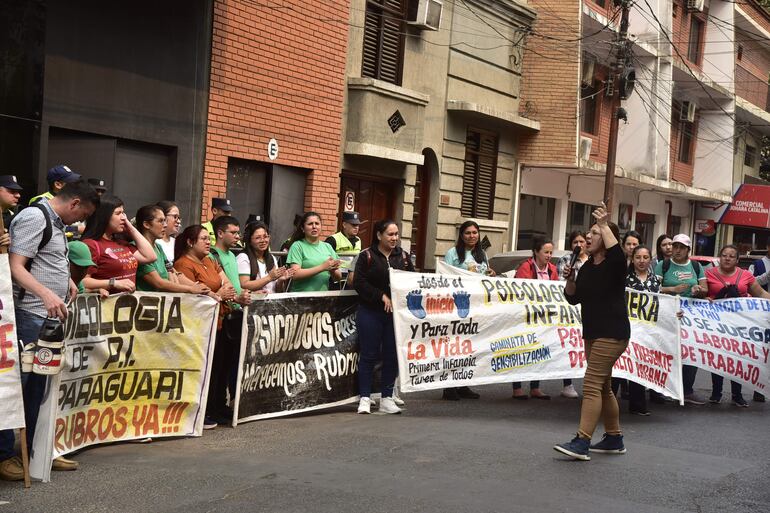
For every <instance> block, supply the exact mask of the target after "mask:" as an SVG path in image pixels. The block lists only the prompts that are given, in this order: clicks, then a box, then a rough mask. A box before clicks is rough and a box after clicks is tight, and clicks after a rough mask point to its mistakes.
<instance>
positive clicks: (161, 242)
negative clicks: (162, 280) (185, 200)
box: [137, 200, 182, 264]
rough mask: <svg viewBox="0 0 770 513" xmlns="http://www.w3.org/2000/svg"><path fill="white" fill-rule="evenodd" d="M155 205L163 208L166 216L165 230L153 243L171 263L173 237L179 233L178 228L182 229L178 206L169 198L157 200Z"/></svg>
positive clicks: (172, 257) (172, 258) (172, 259)
mask: <svg viewBox="0 0 770 513" xmlns="http://www.w3.org/2000/svg"><path fill="white" fill-rule="evenodd" d="M157 205H158V206H159V207H160V208H161V210H163V215H164V216H165V218H166V230H165V231H164V232H163V237H159V238H158V240H156V241H155V244H157V245H158V247H160V248H161V249H162V250H163V253H164V254H165V255H166V260H167V261H168V262H170V263H172V264H173V263H174V238H175V237H176V236H177V235H179V230H181V229H182V219H181V217H180V215H179V207H178V206H177V204H176V203H174V202H173V201H169V200H163V201H159V202H158V203H157ZM137 226H138V224H137Z"/></svg>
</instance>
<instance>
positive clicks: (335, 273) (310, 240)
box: [286, 212, 342, 292]
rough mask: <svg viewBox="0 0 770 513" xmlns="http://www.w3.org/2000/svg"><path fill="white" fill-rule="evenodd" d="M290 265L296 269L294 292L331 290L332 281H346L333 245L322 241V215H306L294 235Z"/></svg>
mask: <svg viewBox="0 0 770 513" xmlns="http://www.w3.org/2000/svg"><path fill="white" fill-rule="evenodd" d="M291 240H292V244H291V247H290V248H289V254H288V255H287V257H286V265H288V266H289V268H290V269H294V278H293V279H292V282H291V286H290V288H289V290H290V291H291V292H320V291H326V290H329V278H330V277H331V278H333V279H334V281H339V280H341V279H342V272H341V271H340V260H339V258H338V257H337V253H336V252H335V251H334V249H332V247H331V245H330V244H327V243H326V242H324V241H322V240H321V216H320V215H318V214H317V213H316V212H305V215H303V216H302V223H301V224H300V225H299V226H298V227H297V231H296V232H294V235H292V238H291Z"/></svg>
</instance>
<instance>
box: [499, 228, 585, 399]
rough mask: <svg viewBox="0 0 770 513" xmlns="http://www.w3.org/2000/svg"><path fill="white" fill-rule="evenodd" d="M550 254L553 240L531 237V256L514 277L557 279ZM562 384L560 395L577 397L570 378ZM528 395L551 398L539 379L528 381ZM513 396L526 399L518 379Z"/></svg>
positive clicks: (537, 397) (557, 273) (556, 272)
mask: <svg viewBox="0 0 770 513" xmlns="http://www.w3.org/2000/svg"><path fill="white" fill-rule="evenodd" d="M552 255H553V241H552V240H551V239H546V238H545V237H540V236H537V237H534V238H533V239H532V257H531V258H529V259H527V260H526V261H525V262H524V263H522V264H521V265H520V266H519V268H518V269H516V278H521V279H528V280H554V281H557V280H558V279H559V271H558V270H557V268H556V266H555V265H554V264H553V263H552V262H551V256H552ZM567 265H568V266H569V262H567ZM576 267H577V265H576ZM563 385H564V388H563V389H562V391H561V395H562V396H564V397H569V398H571V399H575V398H577V397H578V393H577V391H576V390H575V387H574V386H573V385H572V380H571V379H565V380H563ZM529 397H531V398H533V399H544V400H546V401H547V400H550V399H551V396H550V395H548V394H546V393H544V392H543V391H542V390H540V382H539V381H530V382H529ZM513 398H514V399H517V400H520V401H523V400H525V399H527V394H526V393H524V390H522V388H521V382H520V381H514V382H513Z"/></svg>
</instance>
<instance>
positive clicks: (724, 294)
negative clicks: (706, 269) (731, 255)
mask: <svg viewBox="0 0 770 513" xmlns="http://www.w3.org/2000/svg"><path fill="white" fill-rule="evenodd" d="M742 274H743V269H738V276H736V277H735V283H731V284H729V285H728V284H727V282H725V280H723V279H722V275H721V273H719V271H715V272H714V275H715V276H716V277H717V279H718V280H719V281H721V282H722V289H721V290H720V291H719V292H717V294H716V295H715V296H714V299H725V298H729V297H741V294H740V292H739V291H738V282H739V281H741V275H742Z"/></svg>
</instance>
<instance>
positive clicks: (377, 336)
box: [356, 305, 398, 397]
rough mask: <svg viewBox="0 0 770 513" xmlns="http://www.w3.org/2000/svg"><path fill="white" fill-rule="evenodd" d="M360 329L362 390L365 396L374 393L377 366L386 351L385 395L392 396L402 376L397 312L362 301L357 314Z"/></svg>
mask: <svg viewBox="0 0 770 513" xmlns="http://www.w3.org/2000/svg"><path fill="white" fill-rule="evenodd" d="M356 329H357V330H358V346H359V352H360V355H361V356H360V359H359V362H358V393H359V394H360V395H361V397H369V396H370V395H371V394H372V378H373V377H374V366H375V365H377V361H378V360H379V358H380V354H382V397H391V396H392V395H393V385H395V383H396V376H398V360H397V359H396V336H395V334H394V332H393V314H389V313H386V312H385V311H382V310H381V311H378V310H373V309H371V308H368V307H366V306H363V305H361V306H359V307H358V313H357V314H356Z"/></svg>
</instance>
